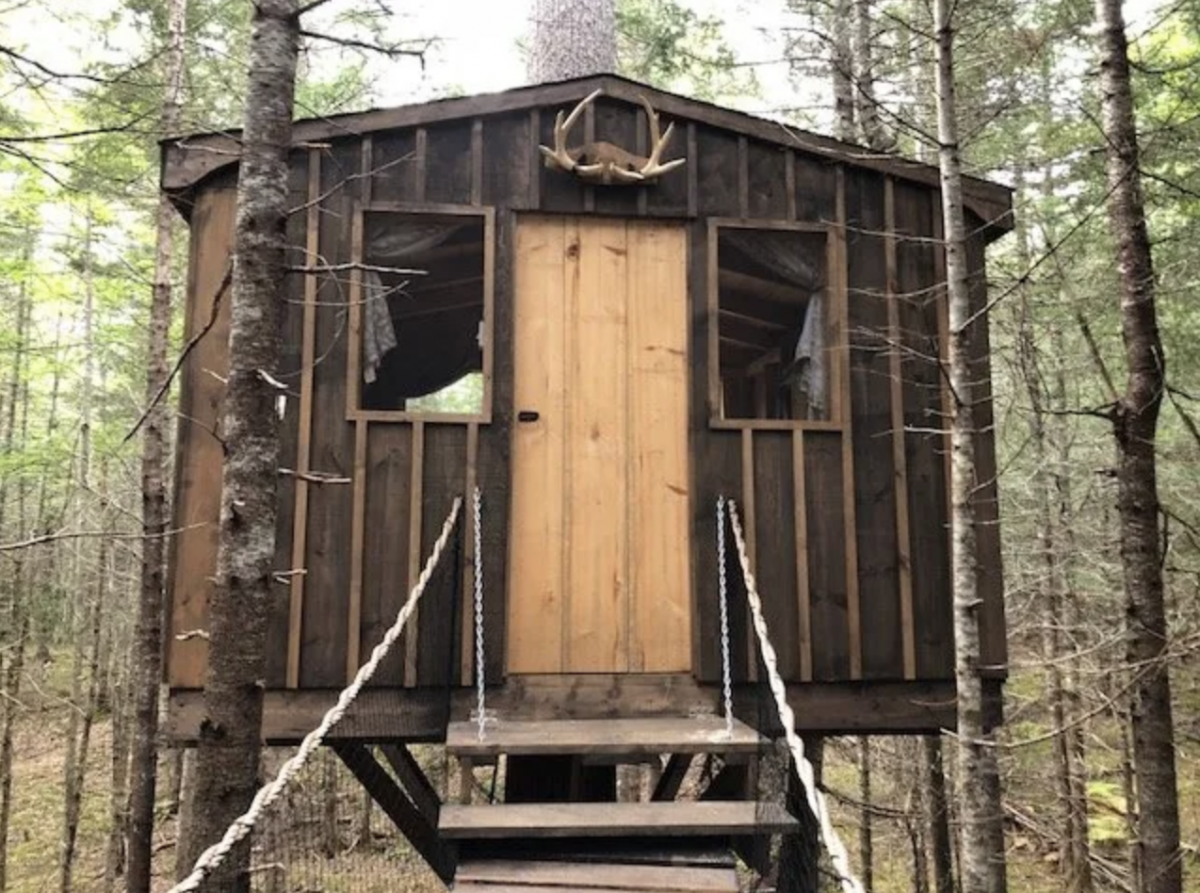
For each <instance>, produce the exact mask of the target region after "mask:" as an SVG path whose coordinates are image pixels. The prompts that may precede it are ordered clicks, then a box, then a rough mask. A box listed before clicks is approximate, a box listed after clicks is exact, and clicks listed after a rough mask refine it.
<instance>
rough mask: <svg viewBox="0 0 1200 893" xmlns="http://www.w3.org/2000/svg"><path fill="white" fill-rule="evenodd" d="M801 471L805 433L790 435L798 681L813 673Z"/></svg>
mask: <svg viewBox="0 0 1200 893" xmlns="http://www.w3.org/2000/svg"><path fill="white" fill-rule="evenodd" d="M806 484H807V481H806V480H805V471H804V432H803V431H799V430H797V431H793V432H792V523H793V524H794V525H795V528H796V593H797V595H798V596H799V598H798V602H799V604H798V605H797V606H796V613H797V620H798V624H799V637H800V681H801V682H811V681H812V673H813V649H812V598H811V594H810V592H809V587H808V495H807V486H806Z"/></svg>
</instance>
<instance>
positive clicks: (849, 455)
mask: <svg viewBox="0 0 1200 893" xmlns="http://www.w3.org/2000/svg"><path fill="white" fill-rule="evenodd" d="M836 206H837V228H836V230H835V232H836V236H835V239H836V241H837V246H838V250H837V256H838V262H837V271H836V273H837V279H838V288H837V289H836V291H837V293H838V294H837V302H838V305H839V306H838V310H837V317H838V321H839V324H840V343H839V346H840V347H842V348H843V350H842V352H841V353H842V357H841V363H839V366H840V367H841V369H840V391H841V393H840V395H839V397H840V401H841V411H842V422H843V425H842V504H843V507H844V508H843V512H844V515H845V542H846V627H847V638H848V640H849V641H848V646H849V652H850V678H851V679H861V678H862V614H861V611H860V605H859V597H858V522H857V518H856V515H855V510H854V507H855V501H854V497H855V492H854V431H853V418H854V413H853V412H852V411H851V405H850V401H851V391H850V321H849V293H848V287H849V285H848V275H847V270H848V267H847V264H848V263H849V260H848V253H847V251H846V172H845V170H844V169H843V168H842V167H839V168H838V169H837V199H836Z"/></svg>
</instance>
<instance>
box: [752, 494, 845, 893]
mask: <svg viewBox="0 0 1200 893" xmlns="http://www.w3.org/2000/svg"><path fill="white" fill-rule="evenodd" d="M728 503H729V514H730V519H731V520H732V521H733V536H734V539H735V540H736V541H737V550H738V560H739V561H740V562H741V564H742V576H743V577H745V582H746V596H747V598H748V599H749V601H750V613H751V615H752V617H753V619H754V632H755V633H756V634H757V635H758V645H759V648H760V649H761V651H762V659H763V663H764V664H765V665H766V667H767V677H768V680H769V682H770V686H771V694H773V695H774V696H775V706H776V708H777V709H778V710H779V719H780V722H782V723H783V733H784V735H785V736H787V743H788V748H789V749H790V750H791V752H792V758H793V759H794V760H795V763H796V772H797V773H798V774H799V775H800V783H801V785H802V786H803V787H804V794H805V796H806V797H807V799H808V808H809V809H810V810H811V811H812V814H813V815H814V816H815V817H816V819H817V824H818V826H819V827H820V829H821V840H822V841H824V843H825V849H826V850H828V851H829V858H830V860H831V861H832V862H833V870H834V871H835V872H837V875H838V879H839V881H840V882H841V885H842V890H843V891H844V893H863V886H862V884H860V883H859V882H858V880H857V879H856V878H855V877H854V874H853V873H852V871H851V868H850V854H849V853H848V852H846V846H845V844H843V843H842V839H841V838H840V837H838V833H837V830H836V829H835V828H834V827H833V821H832V820H831V819H830V817H829V808H828V806H827V804H826V802H825V795H824V794H823V793H822V792H821V791H820V790H819V789H818V788H817V777H816V773H815V772H814V771H813V766H812V763H810V762H809V761H808V757H806V756H805V755H804V742H803V741H802V740H801V739H800V736H799V735H797V734H796V715H795V714H794V713H793V712H792V708H791V707H790V706H789V705H788V701H787V687H786V686H785V685H784V684H783V679H782V678H781V677H780V675H779V666H778V658H777V657H776V655H775V648H774V646H772V645H771V640H770V639H769V638H767V621H766V618H765V617H764V616H763V608H762V601H761V600H760V599H759V597H758V584H757V582H756V581H755V579H754V572H753V571H752V570H751V569H750V558H749V556H748V555H747V553H746V540H745V538H744V537H743V536H742V521H741V518H739V517H738V508H737V503H736V502H735V501H734V500H732V499H730V500H728Z"/></svg>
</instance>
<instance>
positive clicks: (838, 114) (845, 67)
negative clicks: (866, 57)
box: [829, 0, 857, 142]
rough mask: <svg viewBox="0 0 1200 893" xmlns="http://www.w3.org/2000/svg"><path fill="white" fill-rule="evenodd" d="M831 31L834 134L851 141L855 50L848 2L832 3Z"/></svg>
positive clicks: (851, 17) (830, 66)
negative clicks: (851, 34)
mask: <svg viewBox="0 0 1200 893" xmlns="http://www.w3.org/2000/svg"><path fill="white" fill-rule="evenodd" d="M831 12H832V16H831V18H830V21H829V31H830V40H831V44H830V65H829V70H830V75H831V77H832V78H833V135H834V136H836V137H837V138H838V139H840V140H845V141H846V142H850V141H852V140H853V139H854V137H855V135H856V133H857V131H856V128H855V119H854V51H853V44H852V42H851V36H850V32H851V28H852V27H853V21H854V10H853V7H852V6H851V0H833V8H832V10H831Z"/></svg>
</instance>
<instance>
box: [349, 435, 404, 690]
mask: <svg viewBox="0 0 1200 893" xmlns="http://www.w3.org/2000/svg"><path fill="white" fill-rule="evenodd" d="M367 431H368V437H367V487H366V503H365V505H366V512H365V516H366V523H365V524H364V527H363V530H364V533H365V539H364V550H363V597H362V629H361V639H360V641H361V653H363V654H370V653H371V650H372V649H373V648H374V647H375V646H376V645H378V644H379V643H380V642H381V641H382V640H383V635H384V633H386V632H387V630H388V627H390V626H391V625H392V623H393V622H394V621H395V619H396V615H397V614H398V613H399V611H400V607H401V606H402V605H403V604H404V600H405V599H406V598H407V597H408V538H409V500H408V499H407V498H404V497H405V495H407V490H408V484H409V479H410V477H411V475H412V426H410V425H389V424H369V426H368V429H367ZM397 497H399V498H397ZM369 684H370V685H372V686H396V685H403V684H404V649H403V648H402V647H400V646H399V645H397V646H396V647H394V648H393V649H392V651H391V652H390V653H389V654H388V656H387V657H386V658H384V662H383V663H382V664H381V665H380V667H379V669H378V671H377V672H376V674H375V677H374V678H373V679H372V680H371V682H370V683H369Z"/></svg>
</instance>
